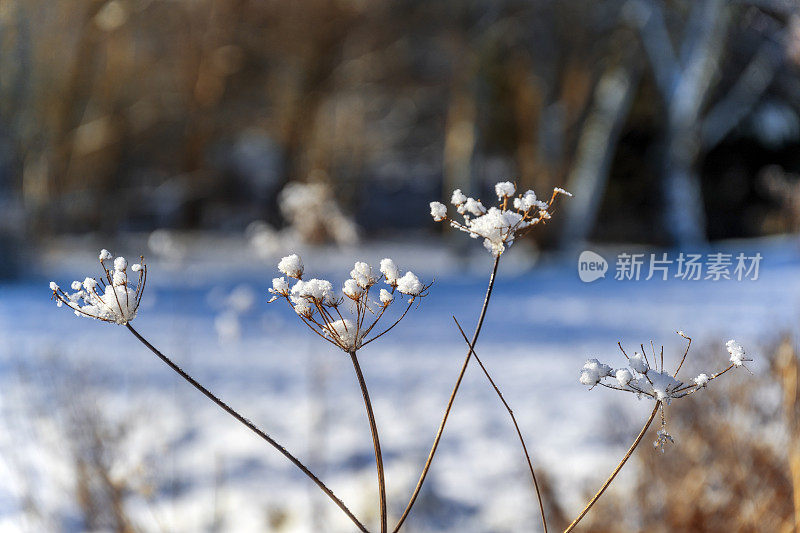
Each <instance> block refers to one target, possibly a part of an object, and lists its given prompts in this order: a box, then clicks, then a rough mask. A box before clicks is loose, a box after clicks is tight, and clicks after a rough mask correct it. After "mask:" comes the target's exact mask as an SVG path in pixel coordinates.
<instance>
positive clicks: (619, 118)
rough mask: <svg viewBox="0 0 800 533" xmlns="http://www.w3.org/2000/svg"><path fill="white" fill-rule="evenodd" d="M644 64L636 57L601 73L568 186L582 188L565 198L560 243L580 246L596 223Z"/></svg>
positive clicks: (569, 188)
mask: <svg viewBox="0 0 800 533" xmlns="http://www.w3.org/2000/svg"><path fill="white" fill-rule="evenodd" d="M640 77H641V68H640V67H639V65H638V64H637V62H636V61H635V60H633V59H631V60H628V61H626V62H625V63H623V64H622V65H619V66H617V65H615V66H613V67H610V68H608V69H607V70H606V71H605V72H604V73H603V75H602V76H601V77H600V81H599V82H598V84H597V86H596V88H595V92H594V98H593V100H594V102H593V104H592V108H591V110H590V111H589V115H588V117H587V118H586V120H585V122H584V126H583V128H582V130H581V133H580V137H579V139H578V146H577V150H576V155H575V164H574V165H573V166H572V169H571V170H570V172H569V175H568V178H567V182H566V188H567V190H568V191H580V194H578V195H576V196H575V197H574V198H573V199H572V200H571V201H570V202H566V204H565V209H566V219H565V223H564V230H563V233H562V234H561V247H562V248H565V247H569V246H576V247H580V246H581V245H582V244H583V243H584V242H585V241H586V240H587V239H588V238H589V234H590V231H591V228H592V227H593V226H594V224H595V220H596V218H597V213H598V211H599V210H600V205H601V204H602V201H603V196H604V192H605V188H606V183H607V182H608V175H609V171H610V170H611V161H612V159H613V158H614V153H615V152H616V148H617V142H618V141H619V135H620V131H621V129H622V126H623V125H624V123H625V120H626V118H627V117H628V113H629V112H630V108H631V103H632V102H633V96H634V94H635V93H636V89H637V88H638V86H639V79H640Z"/></svg>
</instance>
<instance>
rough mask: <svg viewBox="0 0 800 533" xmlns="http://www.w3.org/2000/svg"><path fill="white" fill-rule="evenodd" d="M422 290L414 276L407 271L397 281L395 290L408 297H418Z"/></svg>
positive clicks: (419, 282) (420, 283)
mask: <svg viewBox="0 0 800 533" xmlns="http://www.w3.org/2000/svg"><path fill="white" fill-rule="evenodd" d="M423 289H424V287H423V285H422V282H421V281H420V280H419V278H418V277H417V275H416V274H414V273H413V272H411V271H409V272H406V273H405V274H404V275H403V277H402V278H400V279H398V280H397V290H398V291H399V292H401V293H403V294H407V295H409V296H418V295H419V294H420V293H421V292H422V290H423Z"/></svg>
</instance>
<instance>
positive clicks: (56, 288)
mask: <svg viewBox="0 0 800 533" xmlns="http://www.w3.org/2000/svg"><path fill="white" fill-rule="evenodd" d="M50 290H51V291H54V292H55V291H57V290H58V284H57V283H56V282H55V281H51V282H50Z"/></svg>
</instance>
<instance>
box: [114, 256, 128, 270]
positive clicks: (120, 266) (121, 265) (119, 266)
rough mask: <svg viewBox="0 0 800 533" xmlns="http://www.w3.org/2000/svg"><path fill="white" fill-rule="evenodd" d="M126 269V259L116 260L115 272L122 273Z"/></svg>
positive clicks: (119, 258) (118, 258)
mask: <svg viewBox="0 0 800 533" xmlns="http://www.w3.org/2000/svg"><path fill="white" fill-rule="evenodd" d="M126 268H128V261H126V260H125V258H124V257H117V258H116V259H114V270H116V271H117V272H120V271H122V270H125V269H126Z"/></svg>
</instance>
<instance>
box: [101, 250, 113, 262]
mask: <svg viewBox="0 0 800 533" xmlns="http://www.w3.org/2000/svg"><path fill="white" fill-rule="evenodd" d="M112 257H113V256H112V255H111V252H109V251H108V250H106V249H105V248H103V249H102V250H100V255H99V258H100V261H101V262H102V261H108V260H109V259H111V258H112Z"/></svg>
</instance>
